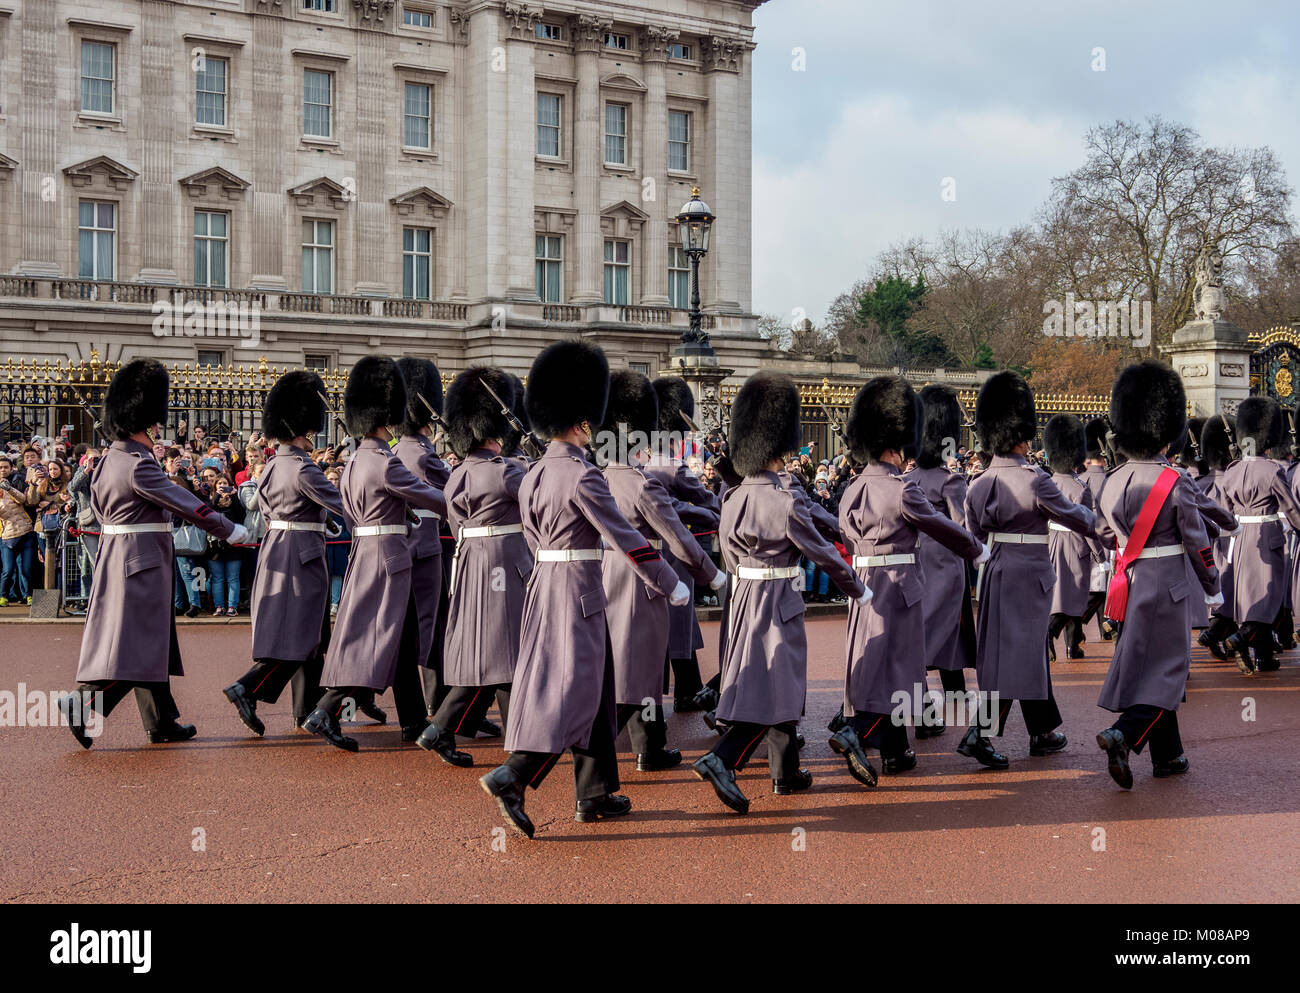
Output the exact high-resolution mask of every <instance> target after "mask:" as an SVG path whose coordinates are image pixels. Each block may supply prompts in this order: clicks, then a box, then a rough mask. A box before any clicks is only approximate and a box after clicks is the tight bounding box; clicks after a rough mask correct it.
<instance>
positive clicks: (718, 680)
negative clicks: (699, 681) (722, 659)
mask: <svg viewBox="0 0 1300 993" xmlns="http://www.w3.org/2000/svg"><path fill="white" fill-rule="evenodd" d="M704 685H705V686H707V687H708V688H709V689H711V690H713V692H714V693H721V692H722V670H721V669H719V670H718V671H717V672H716V673H714V674H713V678H712V679H710V680H709V681H708V682H707V683H705V684H704Z"/></svg>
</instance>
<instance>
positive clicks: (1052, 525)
mask: <svg viewBox="0 0 1300 993" xmlns="http://www.w3.org/2000/svg"><path fill="white" fill-rule="evenodd" d="M1047 526H1048V528H1049V529H1051V530H1052V531H1064V532H1065V533H1066V534H1074V531H1072V530H1070V529H1069V528H1067V527H1066V526H1065V525H1064V524H1057V523H1056V521H1048V522H1047Z"/></svg>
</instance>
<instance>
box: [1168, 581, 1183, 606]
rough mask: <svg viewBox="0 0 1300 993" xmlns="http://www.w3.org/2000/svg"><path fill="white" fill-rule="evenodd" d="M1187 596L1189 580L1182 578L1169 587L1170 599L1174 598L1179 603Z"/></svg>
mask: <svg viewBox="0 0 1300 993" xmlns="http://www.w3.org/2000/svg"><path fill="white" fill-rule="evenodd" d="M1186 598H1187V580H1185V579H1180V580H1178V582H1176V583H1174V585H1173V586H1171V587H1169V599H1171V600H1173V601H1174V603H1178V602H1179V601H1180V600H1185V599H1186Z"/></svg>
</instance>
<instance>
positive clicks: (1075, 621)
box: [1043, 414, 1106, 661]
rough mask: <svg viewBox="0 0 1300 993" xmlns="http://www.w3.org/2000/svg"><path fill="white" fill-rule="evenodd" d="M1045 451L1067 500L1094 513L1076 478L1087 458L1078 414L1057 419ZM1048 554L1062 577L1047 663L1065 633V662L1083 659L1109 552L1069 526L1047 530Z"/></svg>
mask: <svg viewBox="0 0 1300 993" xmlns="http://www.w3.org/2000/svg"><path fill="white" fill-rule="evenodd" d="M1043 450H1044V451H1045V452H1046V455H1047V465H1048V468H1050V469H1051V470H1052V482H1054V483H1055V484H1056V486H1057V488H1058V489H1059V490H1060V491H1061V493H1062V495H1064V497H1065V498H1066V499H1067V500H1071V501H1073V502H1074V503H1077V504H1078V505H1079V506H1081V507H1087V508H1088V509H1089V510H1093V509H1094V507H1095V504H1094V503H1093V502H1092V492H1091V490H1089V488H1088V485H1087V484H1086V483H1085V482H1083V480H1081V479H1079V477H1078V476H1076V475H1075V474H1074V472H1075V470H1076V469H1078V468H1079V466H1080V465H1082V464H1083V459H1084V456H1085V455H1086V454H1087V447H1086V442H1085V440H1084V427H1083V422H1082V421H1080V420H1079V419H1078V418H1077V417H1075V416H1074V415H1073V414H1057V415H1056V416H1054V417H1052V418H1051V419H1050V420H1049V421H1048V422H1047V425H1046V426H1045V427H1044V428H1043ZM1047 528H1048V530H1047V554H1048V556H1049V557H1050V558H1051V560H1052V567H1053V569H1054V570H1055V572H1056V582H1055V584H1054V585H1053V586H1052V617H1051V621H1050V622H1049V623H1048V625H1047V657H1048V658H1049V659H1051V660H1052V661H1055V660H1056V639H1057V637H1059V636H1060V634H1061V632H1062V631H1064V632H1065V657H1066V658H1067V659H1081V658H1083V614H1084V611H1086V610H1087V609H1088V587H1089V582H1090V580H1091V578H1092V567H1093V565H1094V563H1096V562H1101V561H1105V558H1106V550H1105V548H1104V547H1103V546H1102V545H1101V543H1100V542H1099V541H1097V539H1095V538H1085V537H1084V536H1083V535H1080V534H1076V533H1075V532H1074V531H1071V530H1070V529H1069V528H1067V527H1065V525H1063V524H1057V523H1056V522H1055V521H1052V522H1051V523H1049V524H1048V526H1047Z"/></svg>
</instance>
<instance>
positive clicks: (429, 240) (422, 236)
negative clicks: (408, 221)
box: [415, 228, 433, 252]
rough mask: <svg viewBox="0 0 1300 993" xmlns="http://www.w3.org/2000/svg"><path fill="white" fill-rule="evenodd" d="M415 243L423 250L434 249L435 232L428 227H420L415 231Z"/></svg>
mask: <svg viewBox="0 0 1300 993" xmlns="http://www.w3.org/2000/svg"><path fill="white" fill-rule="evenodd" d="M415 235H416V237H415V244H416V246H417V247H418V248H419V250H420V251H422V252H432V251H433V232H432V231H430V230H429V229H428V228H420V229H419V230H418V231H416V233H415Z"/></svg>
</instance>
